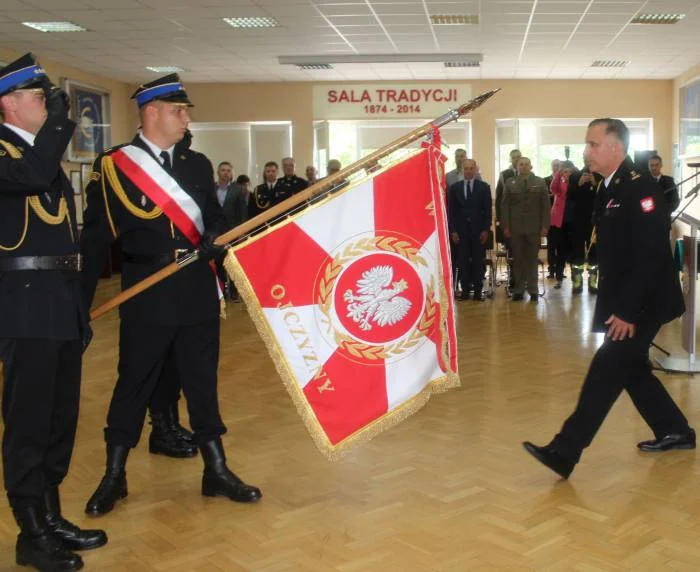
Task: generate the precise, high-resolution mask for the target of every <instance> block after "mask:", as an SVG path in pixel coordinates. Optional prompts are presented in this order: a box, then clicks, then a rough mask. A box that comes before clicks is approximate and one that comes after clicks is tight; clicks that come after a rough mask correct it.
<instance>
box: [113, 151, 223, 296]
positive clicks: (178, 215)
mask: <svg viewBox="0 0 700 572" xmlns="http://www.w3.org/2000/svg"><path fill="white" fill-rule="evenodd" d="M111 157H112V160H113V161H114V164H115V165H116V166H117V167H119V170H120V171H121V172H122V173H123V174H124V176H126V178H127V179H129V180H130V181H131V182H132V183H134V185H136V187H138V189H139V190H140V191H141V192H142V193H143V194H144V195H146V196H147V197H148V198H149V199H151V201H153V202H154V203H155V204H156V205H157V206H158V207H160V209H161V210H162V211H163V212H164V213H165V215H166V216H167V217H168V218H169V219H170V220H171V221H172V222H173V224H174V225H175V226H176V227H177V228H178V229H180V232H182V234H184V235H185V236H186V237H187V239H188V240H189V241H190V242H191V243H192V244H194V245H195V246H199V243H200V242H201V241H202V235H203V234H204V218H203V216H202V210H201V209H200V208H199V205H198V204H197V203H196V202H195V201H194V199H193V198H192V197H191V196H190V195H189V194H187V192H186V191H185V190H184V189H183V188H182V187H181V186H180V183H178V182H177V181H176V180H175V179H174V178H173V177H172V175H170V173H168V172H167V171H166V170H165V169H164V168H163V165H161V164H160V163H159V162H158V160H157V159H156V158H155V157H153V155H151V154H150V153H149V152H148V151H145V150H143V149H141V148H140V147H137V146H136V145H125V146H124V147H121V148H120V149H118V150H117V151H115V152H114V153H112V154H111ZM209 266H210V267H211V269H212V271H213V272H214V276H215V277H217V274H216V267H215V266H214V263H213V262H210V264H209ZM216 287H217V290H218V292H219V299H221V298H223V287H222V284H221V283H220V282H219V279H218V277H217V280H216Z"/></svg>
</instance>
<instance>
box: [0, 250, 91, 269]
mask: <svg viewBox="0 0 700 572" xmlns="http://www.w3.org/2000/svg"><path fill="white" fill-rule="evenodd" d="M82 269H83V258H82V256H80V254H69V255H66V256H8V257H0V272H12V271H16V270H71V271H73V272H80V271H81V270H82Z"/></svg>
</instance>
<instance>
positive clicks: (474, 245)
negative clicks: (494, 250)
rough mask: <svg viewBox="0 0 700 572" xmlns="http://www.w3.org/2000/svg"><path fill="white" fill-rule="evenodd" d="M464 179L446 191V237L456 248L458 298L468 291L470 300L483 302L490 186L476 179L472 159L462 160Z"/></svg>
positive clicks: (489, 212) (489, 215) (489, 226)
mask: <svg viewBox="0 0 700 572" xmlns="http://www.w3.org/2000/svg"><path fill="white" fill-rule="evenodd" d="M462 168H463V170H464V177H463V180H462V181H457V182H456V183H454V184H453V185H452V186H451V187H450V188H449V191H448V201H447V205H448V221H449V230H450V238H451V240H452V243H453V244H454V245H456V247H457V248H458V264H459V270H460V272H459V278H460V282H461V287H462V299H463V300H466V299H467V297H468V295H467V293H468V292H469V290H470V288H473V289H474V300H479V301H483V300H484V295H483V292H482V287H483V283H484V273H485V271H486V268H485V267H484V255H485V245H486V241H487V240H488V236H489V229H490V228H491V187H490V186H489V185H488V184H487V183H485V182H483V181H480V180H478V179H476V172H477V169H478V166H477V164H476V161H474V160H473V159H464V161H462Z"/></svg>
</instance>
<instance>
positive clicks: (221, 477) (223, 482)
mask: <svg viewBox="0 0 700 572" xmlns="http://www.w3.org/2000/svg"><path fill="white" fill-rule="evenodd" d="M199 450H200V451H201V453H202V459H204V475H203V476H202V494H203V495H204V496H205V497H215V496H224V497H228V498H230V499H231V500H232V501H236V502H255V501H258V500H260V499H261V498H262V492H260V489H259V488H257V487H253V486H251V485H246V484H245V483H244V482H243V481H242V480H241V479H239V478H238V477H237V476H236V475H235V474H234V473H232V472H231V471H230V470H229V468H228V467H227V466H226V454H225V453H224V447H223V445H222V444H221V439H219V438H216V439H214V440H213V441H207V442H206V443H202V445H200V447H199Z"/></svg>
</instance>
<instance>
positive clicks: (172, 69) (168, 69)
mask: <svg viewBox="0 0 700 572" xmlns="http://www.w3.org/2000/svg"><path fill="white" fill-rule="evenodd" d="M146 69H147V70H149V71H152V72H156V73H180V72H183V71H185V69H184V68H181V67H179V66H146Z"/></svg>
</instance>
